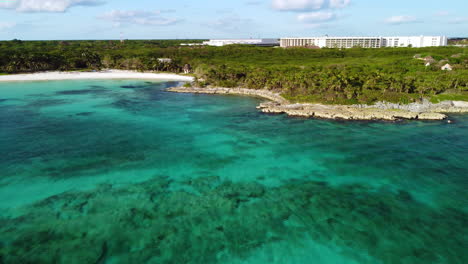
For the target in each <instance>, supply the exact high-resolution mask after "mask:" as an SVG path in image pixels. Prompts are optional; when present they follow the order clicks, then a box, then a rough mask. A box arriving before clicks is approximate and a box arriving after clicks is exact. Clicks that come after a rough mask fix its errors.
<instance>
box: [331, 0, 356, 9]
mask: <svg viewBox="0 0 468 264" xmlns="http://www.w3.org/2000/svg"><path fill="white" fill-rule="evenodd" d="M350 3H351V0H330V7H331V8H344V7H347V6H348V5H349V4H350Z"/></svg>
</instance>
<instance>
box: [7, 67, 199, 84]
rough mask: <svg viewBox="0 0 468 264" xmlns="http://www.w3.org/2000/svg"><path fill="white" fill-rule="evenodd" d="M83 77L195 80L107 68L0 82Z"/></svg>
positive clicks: (20, 76)
mask: <svg viewBox="0 0 468 264" xmlns="http://www.w3.org/2000/svg"><path fill="white" fill-rule="evenodd" d="M83 79H151V80H177V81H187V82H190V81H193V77H191V76H183V75H177V74H168V73H146V72H136V71H123V70H105V71H97V72H39V73H30V74H11V75H0V82H13V81H53V80H83Z"/></svg>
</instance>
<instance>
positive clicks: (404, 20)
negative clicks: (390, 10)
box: [385, 16, 418, 25]
mask: <svg viewBox="0 0 468 264" xmlns="http://www.w3.org/2000/svg"><path fill="white" fill-rule="evenodd" d="M385 22H387V23H389V24H393V25H400V24H409V23H415V22H418V19H417V18H416V17H414V16H392V17H389V18H387V19H386V20H385Z"/></svg>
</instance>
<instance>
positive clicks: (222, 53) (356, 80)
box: [0, 40, 468, 120]
mask: <svg viewBox="0 0 468 264" xmlns="http://www.w3.org/2000/svg"><path fill="white" fill-rule="evenodd" d="M201 41H202V40H198V41H193V40H191V41H190V42H201ZM186 42H188V41H187V40H125V41H123V42H120V41H113V40H105V41H104V40H93V41H91V40H89V41H21V40H13V41H0V73H7V74H14V75H1V76H0V79H4V80H9V79H11V78H13V79H14V78H18V77H17V76H20V75H16V74H24V73H35V72H48V71H60V72H66V73H62V74H61V75H63V76H66V75H68V74H70V73H68V72H69V71H80V75H81V76H82V77H79V78H89V79H96V78H98V76H102V77H99V78H107V77H104V75H103V74H101V73H99V74H96V73H88V72H82V71H96V72H98V71H100V70H101V69H116V70H124V71H133V72H138V73H132V74H131V76H128V75H127V76H115V77H112V78H116V79H119V78H124V79H125V78H127V79H132V78H140V79H145V78H148V77H151V76H149V75H146V74H145V72H153V73H157V74H158V77H154V78H156V79H173V78H176V79H177V80H179V79H178V77H174V76H173V75H170V76H168V75H166V76H164V74H180V73H182V72H185V73H189V74H190V76H193V77H189V75H187V76H186V77H184V79H183V80H182V81H187V82H192V86H193V87H200V89H203V88H206V89H207V92H208V93H211V92H210V91H209V89H210V87H225V88H226V89H238V87H247V88H249V89H251V90H255V92H254V91H249V92H247V94H249V93H263V94H265V93H266V92H274V93H278V94H281V97H282V98H284V99H285V100H288V101H290V102H291V103H289V104H286V103H284V102H282V103H279V104H271V103H270V104H262V106H261V107H260V108H261V110H262V111H263V112H272V113H287V114H289V115H299V116H314V117H323V118H342V119H365V120H367V119H385V120H394V119H400V118H406V119H442V118H446V116H445V115H443V114H440V113H445V112H466V111H465V110H464V109H465V108H466V107H465V106H463V107H461V106H460V104H461V103H458V102H463V101H464V102H468V47H454V46H447V47H427V48H380V49H365V48H359V47H355V48H350V49H329V48H323V49H308V48H304V47H297V48H286V49H284V48H266V47H254V46H249V45H229V46H224V47H210V46H181V45H180V44H181V43H186ZM443 69H447V70H443ZM161 73H162V75H161ZM137 74H142V75H145V76H141V77H140V76H139V77H136V76H137ZM39 75H40V76H43V75H41V74H39ZM71 75H74V74H71ZM87 75H93V77H84V76H87ZM94 75H95V76H96V77H94ZM12 76H13V77H12ZM15 76H16V77H15ZM29 76H35V75H34V74H33V75H28V77H24V78H32V79H34V78H36V77H29ZM63 76H60V77H57V78H58V79H63ZM163 76H164V77H163ZM21 78H23V77H21ZM21 78H20V79H21ZM54 78H55V77H54ZM76 78H78V77H76ZM79 78H78V79H79ZM32 79H31V80H32ZM44 79H46V80H48V78H46V77H44ZM67 79H70V78H67ZM257 91H260V92H257ZM436 113H439V114H437V115H436Z"/></svg>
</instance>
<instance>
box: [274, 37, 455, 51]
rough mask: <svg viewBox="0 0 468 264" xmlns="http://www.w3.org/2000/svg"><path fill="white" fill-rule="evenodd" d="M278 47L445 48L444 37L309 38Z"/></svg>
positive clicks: (284, 40)
mask: <svg viewBox="0 0 468 264" xmlns="http://www.w3.org/2000/svg"><path fill="white" fill-rule="evenodd" d="M280 46H281V47H284V48H287V47H308V46H309V47H319V48H352V47H362V48H381V47H413V48H422V47H438V46H447V37H446V36H418V37H310V38H281V39H280Z"/></svg>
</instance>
